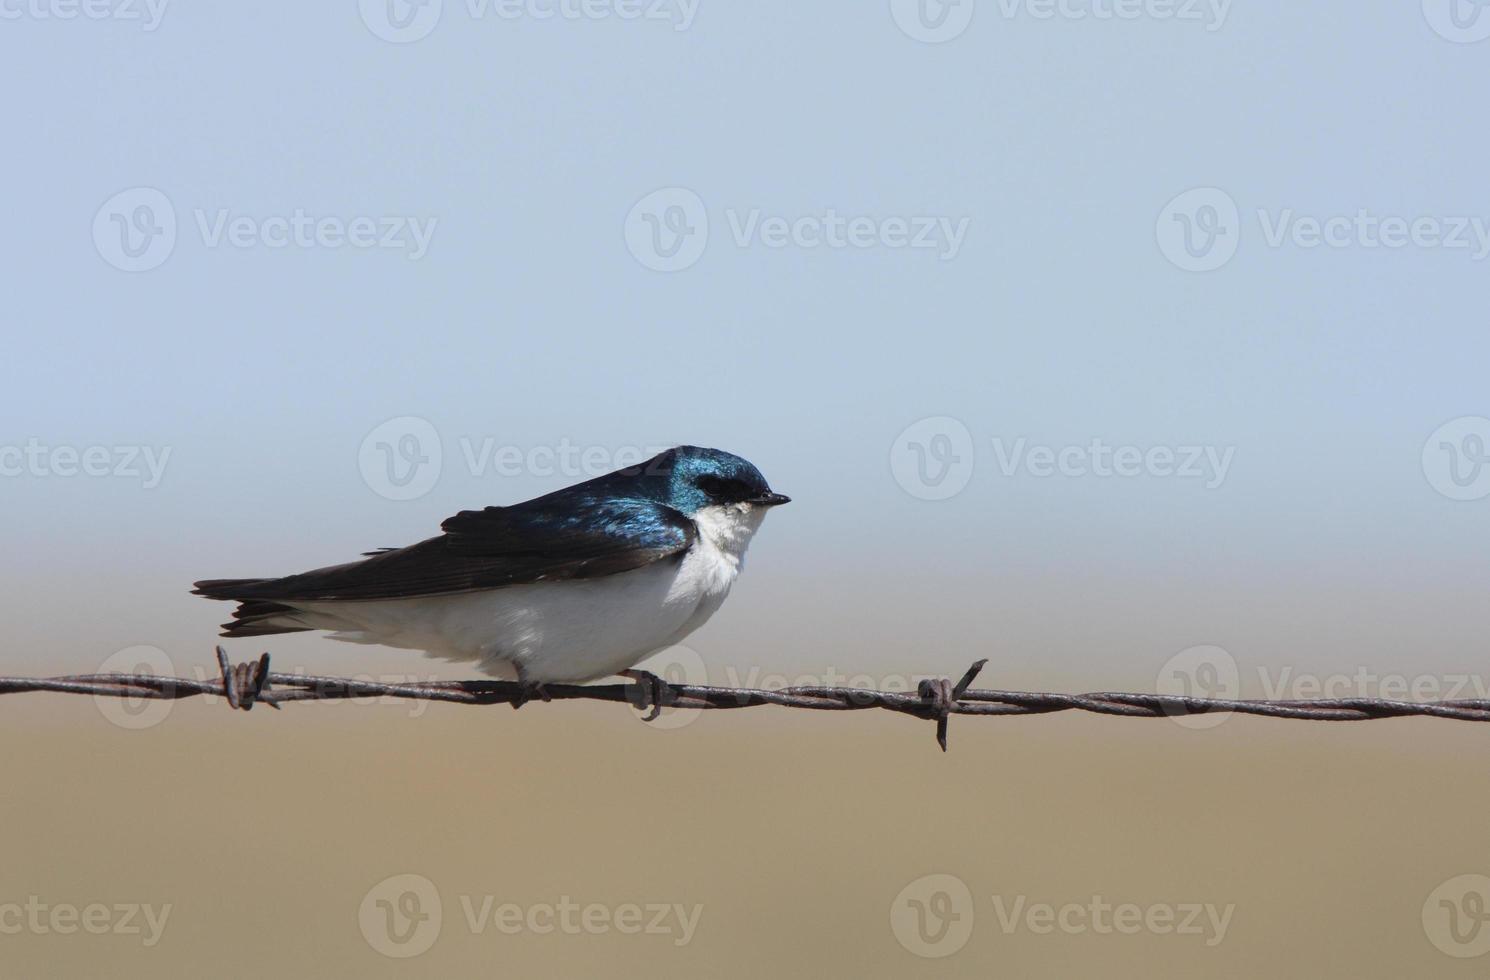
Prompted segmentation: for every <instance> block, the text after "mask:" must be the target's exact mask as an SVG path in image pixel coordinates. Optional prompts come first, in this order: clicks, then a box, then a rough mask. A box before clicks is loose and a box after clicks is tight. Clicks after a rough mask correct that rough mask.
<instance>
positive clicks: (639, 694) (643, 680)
mask: <svg viewBox="0 0 1490 980" xmlns="http://www.w3.org/2000/svg"><path fill="white" fill-rule="evenodd" d="M617 676H619V677H629V678H630V679H631V680H634V681H636V686H635V687H633V688H632V689H631V692H630V697H631V703H632V704H633V705H634V706H635V707H636V710H638V711H642V710H644V709H646V708H647V707H649V706H650V707H651V710H650V711H648V712H647V713H646V714H645V715H643V716H642V721H656V720H657V717H658V716H659V715H661V714H662V705H663V702H665V701H666V700H667V696H668V692H669V690H670V688H668V686H667V681H665V680H663V679H662V678H661V677H658V676H657V675H656V674H654V673H652V672H651V671H650V670H636V669H635V668H632V669H631V670H623V671H621V672H620V673H619V674H618V675H617Z"/></svg>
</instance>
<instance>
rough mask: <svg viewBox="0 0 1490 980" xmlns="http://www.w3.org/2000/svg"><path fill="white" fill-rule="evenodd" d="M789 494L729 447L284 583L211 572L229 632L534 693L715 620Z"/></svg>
mask: <svg viewBox="0 0 1490 980" xmlns="http://www.w3.org/2000/svg"><path fill="white" fill-rule="evenodd" d="M789 499H790V498H788V497H785V496H783V495H781V494H779V493H776V492H774V491H772V489H771V488H770V486H769V485H768V484H767V483H766V480H765V477H763V476H761V473H760V470H758V469H756V468H755V467H754V466H752V465H751V464H750V463H749V462H747V461H746V460H744V459H741V458H740V457H739V456H734V455H731V454H730V453H726V452H721V451H720V450H717V449H700V448H698V447H696V446H679V447H677V448H676V449H669V450H667V451H666V452H664V453H661V454H659V455H657V456H654V457H653V458H652V459H650V460H648V461H646V462H645V463H642V464H640V465H638V466H634V467H629V468H626V469H621V470H617V471H615V472H614V473H607V474H606V475H605V476H601V477H597V478H595V479H593V480H588V481H586V482H584V483H580V484H577V485H575V486H572V487H568V488H566V489H563V490H557V491H555V492H553V493H550V494H545V495H544V496H542V497H536V498H534V499H532V500H529V501H526V502H524V503H520V504H513V505H511V506H509V507H487V508H485V509H483V510H465V511H461V512H460V513H459V514H456V515H455V516H454V517H452V518H450V519H448V520H446V521H445V522H444V524H442V525H441V530H442V531H444V533H443V534H441V535H440V536H439V537H434V538H430V539H428V540H426V541H421V542H419V543H418V544H413V545H409V546H408V547H406V548H384V549H382V550H379V551H371V552H367V553H366V555H365V556H364V557H363V559H362V560H361V561H355V562H351V563H348V564H345V565H333V566H330V567H328V568H318V569H315V570H314V571H309V572H302V573H301V574H299V575H289V576H286V577H284V578H243V579H209V580H207V581H203V582H197V583H196V588H195V590H194V593H195V594H196V595H202V596H206V597H208V598H209V599H226V600H230V601H234V602H237V603H238V608H237V610H236V611H234V613H233V621H232V622H231V623H225V624H223V633H222V635H223V636H233V637H238V636H265V635H269V634H276V633H296V632H303V631H306V630H330V631H331V634H330V636H331V638H332V639H335V640H345V641H348V642H351V643H378V644H382V645H384V646H390V647H400V648H403V649H409V650H421V651H423V652H425V653H427V654H429V655H430V656H434V657H440V658H442V659H446V660H453V661H468V662H474V663H475V664H476V665H477V667H478V668H479V669H480V670H482V671H484V672H486V673H488V674H490V675H492V676H494V677H498V678H502V679H504V680H517V681H520V682H522V683H523V684H525V685H528V686H530V687H534V688H536V689H537V690H538V691H539V692H540V693H541V690H542V688H541V685H543V684H547V683H583V682H585V681H592V680H596V679H598V678H601V677H609V676H611V675H614V674H623V675H624V676H630V677H641V676H643V674H642V673H641V672H634V671H631V670H630V668H631V667H633V666H635V665H636V664H637V663H638V662H640V661H641V660H642V659H643V658H645V657H646V656H647V655H649V654H651V653H653V652H654V651H657V650H660V649H662V648H663V647H666V646H669V645H671V644H674V643H677V642H678V641H679V640H681V639H682V638H683V637H685V636H687V635H688V634H689V633H692V632H693V631H694V630H696V629H698V628H699V627H700V626H702V625H703V624H704V623H705V622H706V621H707V620H708V619H709V617H710V616H712V615H713V614H714V611H715V610H716V609H718V608H719V606H720V604H721V603H723V602H724V598H725V596H727V595H728V594H729V590H730V586H731V585H732V584H734V581H735V576H737V575H738V574H739V573H740V568H741V565H742V564H743V561H744V558H745V549H746V546H747V545H749V544H750V539H751V537H752V536H753V535H754V534H755V532H756V530H757V529H758V528H759V527H760V524H761V520H762V519H763V518H764V517H765V513H766V511H767V510H768V509H769V508H771V507H775V506H776V505H778V504H784V503H786V502H787V501H788V500H789Z"/></svg>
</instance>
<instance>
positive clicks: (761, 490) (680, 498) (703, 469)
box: [642, 446, 791, 556]
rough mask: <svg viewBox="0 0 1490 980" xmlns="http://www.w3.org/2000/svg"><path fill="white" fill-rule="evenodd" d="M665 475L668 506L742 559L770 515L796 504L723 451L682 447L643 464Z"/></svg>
mask: <svg viewBox="0 0 1490 980" xmlns="http://www.w3.org/2000/svg"><path fill="white" fill-rule="evenodd" d="M642 465H643V467H644V468H647V469H646V471H647V472H652V473H656V474H657V475H658V476H661V475H663V474H666V481H667V482H666V486H667V490H666V493H667V499H666V501H665V502H666V503H667V504H668V506H670V507H672V508H673V509H674V510H678V511H681V512H682V513H684V514H687V515H688V516H689V517H691V518H693V520H694V522H695V523H696V524H697V525H698V527H699V530H700V532H702V533H703V535H704V536H705V537H707V538H708V539H709V540H711V541H713V542H714V544H715V545H717V546H718V547H719V548H720V549H721V550H723V551H724V552H726V553H728V554H733V555H735V556H743V555H744V552H745V548H746V546H747V545H748V544H749V543H750V539H751V537H752V536H753V535H754V534H755V532H756V530H757V529H758V528H759V527H760V525H761V521H762V520H763V519H764V518H765V516H766V511H767V510H769V509H770V508H772V507H776V506H778V505H780V504H784V503H787V502H788V501H790V500H791V498H790V497H788V496H786V495H785V494H780V493H777V492H776V491H774V490H772V489H771V486H770V484H768V483H767V482H766V478H765V477H764V476H761V471H760V470H758V469H756V468H755V466H754V465H753V464H752V463H751V462H750V461H749V460H746V459H741V458H740V457H739V456H736V455H734V454H733V453H727V452H723V451H722V450H719V449H701V448H699V447H698V446H679V447H677V448H676V449H669V450H668V451H667V452H665V453H662V454H660V455H658V456H655V457H653V458H652V459H651V460H649V461H648V462H647V463H643V464H642Z"/></svg>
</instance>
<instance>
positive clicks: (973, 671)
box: [0, 647, 1490, 752]
mask: <svg viewBox="0 0 1490 980" xmlns="http://www.w3.org/2000/svg"><path fill="white" fill-rule="evenodd" d="M217 662H218V669H219V678H218V679H217V680H192V679H190V678H185V677H161V676H156V675H154V674H73V675H68V676H65V677H0V694H18V693H24V692H30V691H52V692H56V693H61V694H91V695H94V696H96V697H117V698H129V697H136V698H168V699H179V698H189V697H196V696H198V695H212V696H217V697H222V698H225V699H226V700H227V702H228V704H229V705H230V706H231V707H234V708H240V709H242V710H244V711H248V710H250V709H251V708H253V706H254V705H255V704H267V705H269V706H270V707H272V708H276V709H277V708H278V707H279V706H280V705H281V704H284V703H286V702H290V701H336V700H345V699H350V698H365V697H393V698H407V699H411V700H422V701H444V702H448V703H451V704H510V705H512V706H513V707H522V706H523V705H524V704H526V703H527V702H528V701H530V700H533V699H534V698H541V699H542V700H544V701H624V702H629V703H631V704H632V705H634V706H636V707H637V708H639V709H647V708H650V709H651V713H650V714H649V715H648V718H649V719H650V718H655V717H656V716H657V713H658V712H659V711H660V710H661V709H662V708H695V709H708V708H750V707H755V706H756V705H763V704H774V705H777V706H780V707H784V708H807V709H810V710H815V711H856V710H860V709H864V708H881V709H884V710H886V711H895V712H899V713H900V714H906V715H911V716H912V717H915V718H921V719H925V720H931V721H935V722H936V739H937V744H939V745H940V746H941V747H942V751H944V752H945V751H946V749H947V721H948V719H949V718H950V717H951V716H952V715H1038V714H1048V713H1050V712H1055V711H1090V712H1093V713H1095V714H1103V715H1119V716H1122V717H1125V718H1162V717H1174V716H1183V715H1199V714H1209V713H1212V712H1235V713H1236V714H1243V715H1262V716H1263V717H1267V718H1292V719H1297V720H1302V721H1374V720H1376V719H1379V718H1405V717H1429V718H1447V719H1451V720H1456V721H1490V700H1483V699H1462V700H1451V701H1393V700H1388V699H1384V698H1328V699H1313V700H1293V701H1280V700H1260V699H1259V700H1229V699H1222V698H1191V697H1181V696H1177V695H1170V694H1128V693H1120V692H1100V693H1093V694H1048V693H1047V694H1041V693H1034V692H1027V691H993V690H981V689H974V688H972V687H971V685H972V682H973V679H974V678H975V677H977V675H978V672H979V671H980V670H982V669H983V665H984V664H986V663H987V662H988V661H986V660H979V661H978V662H977V663H975V664H973V665H972V666H971V667H969V668H968V670H967V672H966V673H965V674H963V676H962V679H961V680H959V681H958V682H957V683H955V684H954V683H952V681H950V680H949V679H947V678H939V679H935V680H925V681H922V682H921V684H920V687H919V689H918V690H917V691H916V692H915V693H914V694H911V693H908V692H899V691H871V690H865V689H863V688H857V687H817V686H807V687H785V688H780V689H776V690H759V689H755V688H740V687H704V686H699V685H693V684H671V683H667V682H665V681H663V680H662V679H661V678H657V677H654V676H652V675H649V674H648V675H642V676H641V677H640V679H638V680H637V681H636V682H635V683H629V684H594V685H590V684H586V685H578V684H546V685H544V686H543V687H542V688H541V689H537V690H535V689H534V688H532V687H528V686H524V685H522V684H518V683H515V682H512V681H435V682H426V683H416V684H381V683H377V682H373V681H362V680H356V679H353V678H346V677H317V676H313V675H306V674H282V673H272V672H271V671H270V670H269V654H267V653H266V654H264V655H262V656H261V657H259V659H258V660H256V661H251V662H248V663H242V664H237V665H234V664H233V663H231V662H230V661H229V659H228V655H227V652H226V651H225V650H223V648H222V647H218V648H217Z"/></svg>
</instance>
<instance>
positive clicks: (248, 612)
mask: <svg viewBox="0 0 1490 980" xmlns="http://www.w3.org/2000/svg"><path fill="white" fill-rule="evenodd" d="M273 581H274V579H268V578H214V579H204V580H203V581H201V582H196V583H193V588H192V590H191V591H192V595H200V596H206V597H207V598H208V599H224V600H226V601H228V602H236V603H238V608H237V609H235V610H233V621H232V622H230V623H223V624H222V635H223V636H229V637H238V636H271V635H274V634H276V633H303V632H305V631H306V630H310V629H315V627H313V626H308V625H306V624H305V623H304V621H303V620H302V619H301V618H300V616H301V613H300V610H298V609H296V608H295V607H294V606H287V605H285V604H284V603H282V602H273V601H271V600H268V599H254V598H248V596H251V595H252V594H253V593H254V592H255V591H257V590H258V589H259V587H261V586H263V585H266V584H268V583H271V582H273Z"/></svg>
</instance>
